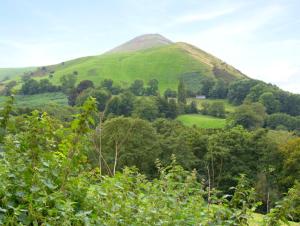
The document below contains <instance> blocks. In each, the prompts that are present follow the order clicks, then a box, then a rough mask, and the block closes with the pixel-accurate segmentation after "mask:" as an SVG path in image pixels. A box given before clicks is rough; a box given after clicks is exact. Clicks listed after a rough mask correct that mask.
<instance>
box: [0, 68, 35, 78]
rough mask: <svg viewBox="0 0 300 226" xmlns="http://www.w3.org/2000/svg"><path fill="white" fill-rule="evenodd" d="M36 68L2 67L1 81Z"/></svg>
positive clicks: (0, 70)
mask: <svg viewBox="0 0 300 226" xmlns="http://www.w3.org/2000/svg"><path fill="white" fill-rule="evenodd" d="M34 70H36V69H35V68H34V67H24V68H0V81H3V80H8V79H13V78H15V77H17V76H22V75H23V74H24V73H26V72H30V71H34Z"/></svg>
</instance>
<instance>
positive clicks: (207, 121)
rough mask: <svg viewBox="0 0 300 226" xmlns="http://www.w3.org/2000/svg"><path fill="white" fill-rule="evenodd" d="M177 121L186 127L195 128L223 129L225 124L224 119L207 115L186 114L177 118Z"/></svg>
mask: <svg viewBox="0 0 300 226" xmlns="http://www.w3.org/2000/svg"><path fill="white" fill-rule="evenodd" d="M177 120H178V121H181V122H182V123H183V124H184V125H186V126H193V125H195V126H197V127H199V128H205V129H208V128H212V129H216V128H224V127H225V124H226V120H225V119H220V118H215V117H212V116H207V115H200V114H186V115H180V116H178V117H177Z"/></svg>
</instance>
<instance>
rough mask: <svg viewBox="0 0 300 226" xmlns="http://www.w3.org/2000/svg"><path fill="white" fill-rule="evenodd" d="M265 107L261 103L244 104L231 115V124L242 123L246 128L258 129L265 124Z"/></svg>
mask: <svg viewBox="0 0 300 226" xmlns="http://www.w3.org/2000/svg"><path fill="white" fill-rule="evenodd" d="M265 118H266V112H265V107H264V106H263V105H262V104H260V103H253V104H243V105H241V106H239V107H238V108H237V109H236V110H235V112H234V113H231V115H230V117H229V124H230V125H231V126H236V125H242V126H243V127H244V128H246V129H256V128H259V127H262V126H263V125H264V120H265Z"/></svg>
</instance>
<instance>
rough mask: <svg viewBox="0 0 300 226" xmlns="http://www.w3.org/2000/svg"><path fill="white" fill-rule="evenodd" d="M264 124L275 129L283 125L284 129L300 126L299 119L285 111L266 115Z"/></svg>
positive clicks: (295, 128)
mask: <svg viewBox="0 0 300 226" xmlns="http://www.w3.org/2000/svg"><path fill="white" fill-rule="evenodd" d="M265 125H266V127H268V128H271V129H277V128H280V126H281V127H282V126H283V127H284V128H286V130H290V131H291V130H297V129H299V128H300V119H299V118H297V117H293V116H290V115H288V114H285V113H275V114H271V115H268V117H267V118H266V122H265Z"/></svg>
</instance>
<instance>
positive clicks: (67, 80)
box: [59, 73, 78, 94]
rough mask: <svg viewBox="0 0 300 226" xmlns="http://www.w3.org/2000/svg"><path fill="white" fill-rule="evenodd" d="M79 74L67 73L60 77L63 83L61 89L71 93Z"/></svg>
mask: <svg viewBox="0 0 300 226" xmlns="http://www.w3.org/2000/svg"><path fill="white" fill-rule="evenodd" d="M77 77H78V76H77V74H75V73H72V74H67V75H63V76H61V77H60V79H59V81H60V83H61V89H62V90H63V92H64V93H66V94H69V93H70V92H71V90H72V89H74V88H75V84H76V81H77Z"/></svg>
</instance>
